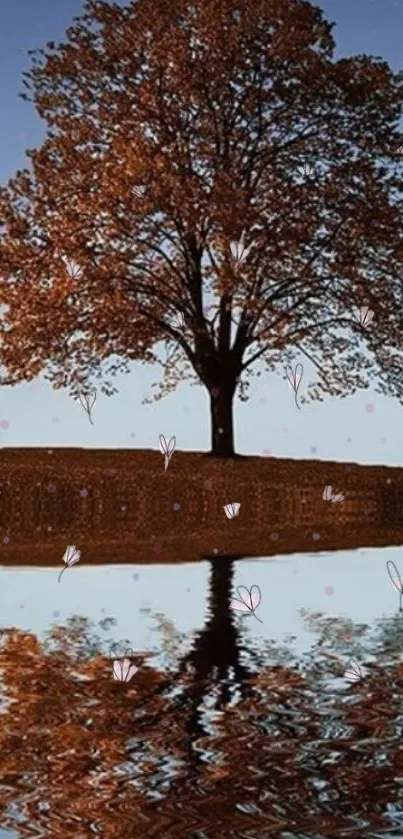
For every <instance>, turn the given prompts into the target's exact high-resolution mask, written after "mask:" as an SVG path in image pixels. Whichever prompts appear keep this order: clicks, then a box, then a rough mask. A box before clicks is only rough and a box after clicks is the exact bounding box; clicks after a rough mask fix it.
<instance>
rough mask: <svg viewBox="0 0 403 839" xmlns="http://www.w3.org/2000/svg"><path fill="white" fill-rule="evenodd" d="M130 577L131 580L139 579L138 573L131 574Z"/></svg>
mask: <svg viewBox="0 0 403 839" xmlns="http://www.w3.org/2000/svg"><path fill="white" fill-rule="evenodd" d="M132 577H133V580H136V581H137V580H139V579H140V574H132Z"/></svg>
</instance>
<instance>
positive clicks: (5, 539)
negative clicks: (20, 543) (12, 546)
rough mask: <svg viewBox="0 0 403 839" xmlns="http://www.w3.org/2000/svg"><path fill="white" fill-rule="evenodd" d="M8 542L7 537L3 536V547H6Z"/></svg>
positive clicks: (8, 538)
mask: <svg viewBox="0 0 403 839" xmlns="http://www.w3.org/2000/svg"><path fill="white" fill-rule="evenodd" d="M9 541H10V537H9V536H3V545H8V543H9Z"/></svg>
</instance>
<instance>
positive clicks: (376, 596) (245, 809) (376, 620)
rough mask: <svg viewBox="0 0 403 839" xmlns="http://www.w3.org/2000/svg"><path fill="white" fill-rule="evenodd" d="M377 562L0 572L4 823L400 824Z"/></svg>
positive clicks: (401, 784)
mask: <svg viewBox="0 0 403 839" xmlns="http://www.w3.org/2000/svg"><path fill="white" fill-rule="evenodd" d="M389 559H391V560H393V561H394V562H395V563H396V565H397V567H398V568H399V569H400V571H401V572H402V573H403V551H402V550H401V549H400V548H390V549H383V550H365V551H356V552H337V553H332V554H325V553H323V554H319V553H317V554H314V555H312V556H309V555H307V554H305V555H301V556H299V555H292V556H289V557H281V558H279V559H276V558H270V559H264V558H262V559H258V560H255V559H254V560H248V559H242V560H238V561H232V560H228V559H221V558H215V559H214V560H212V561H205V562H200V563H198V564H194V563H192V564H189V565H176V566H167V565H149V566H144V565H142V566H137V567H136V566H134V565H130V566H98V567H92V568H86V567H85V566H76V567H74V568H70V569H67V571H66V572H65V574H63V577H62V580H61V583H60V584H58V583H57V575H58V570H59V569H57V570H55V569H32V568H23V567H21V568H15V569H10V568H1V569H0V575H1V576H0V606H1V612H0V614H1V622H2V628H3V637H2V641H1V648H0V668H1V669H0V673H1V705H0V711H1V713H2V719H1V725H0V839H22V837H52V839H53V837H55V838H56V837H67V836H74V839H84V837H96V836H104V837H117V839H137V837H139V839H140V837H148V836H153V837H157V839H159V837H163V839H165V837H167V839H169V837H172V839H173V838H174V837H175V839H181V837H183V839H221V838H222V837H223V838H224V837H228V839H229V837H231V839H232V837H233V839H265V837H278V839H310V838H311V837H323V839H327V837H333V836H334V837H354V839H355V837H357V839H359V837H392V836H393V837H397V836H400V837H401V836H403V745H402V731H403V700H402V686H403V614H400V613H399V609H398V606H399V595H398V593H397V592H396V591H395V590H394V589H393V586H392V584H391V581H390V579H389V576H388V574H387V570H386V562H387V560H389ZM239 585H244V586H247V587H250V586H252V585H257V586H259V588H260V590H261V595H262V600H261V603H260V605H259V607H258V609H257V611H256V616H257V617H259V618H260V620H261V621H262V622H261V623H260V622H259V621H258V620H257V619H256V618H255V617H254V616H253V615H242V614H239V613H236V612H235V611H234V610H233V609H232V608H231V606H230V599H231V597H232V596H236V591H235V589H236V587H237V586H239ZM112 645H115V646H113V649H112ZM129 648H130V650H131V653H130V656H131V662H132V663H134V664H136V666H137V667H138V671H137V672H136V673H135V675H134V676H133V678H132V679H131V681H130V682H129V683H124V682H119V681H116V680H114V679H113V675H112V661H111V658H112V656H115V657H116V656H117V655H121V656H123V654H124V652H125V651H127V650H128V649H129ZM352 658H353V659H355V660H356V661H357V662H358V663H359V664H360V666H361V667H362V673H363V676H364V678H363V680H362V681H359V682H357V683H356V684H350V683H349V682H348V681H347V680H346V678H344V672H345V670H346V668H347V667H348V666H349V665H350V663H351V659H352Z"/></svg>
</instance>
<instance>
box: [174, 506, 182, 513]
mask: <svg viewBox="0 0 403 839" xmlns="http://www.w3.org/2000/svg"><path fill="white" fill-rule="evenodd" d="M180 508H181V505H180V504H174V510H175V511H176V512H177V511H178V510H180Z"/></svg>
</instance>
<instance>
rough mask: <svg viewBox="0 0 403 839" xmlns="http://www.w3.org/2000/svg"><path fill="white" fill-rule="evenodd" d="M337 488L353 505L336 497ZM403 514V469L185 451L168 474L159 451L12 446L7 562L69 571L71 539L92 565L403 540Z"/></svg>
mask: <svg viewBox="0 0 403 839" xmlns="http://www.w3.org/2000/svg"><path fill="white" fill-rule="evenodd" d="M325 484H332V485H333V487H334V488H335V489H336V490H338V491H341V492H343V494H344V495H345V501H344V502H343V503H341V504H328V503H326V502H324V501H323V500H322V493H323V488H324V486H325ZM231 501H238V502H240V503H241V512H240V515H239V517H238V518H237V519H234V520H228V519H227V518H226V517H225V515H224V511H223V505H224V504H227V503H229V502H231ZM402 510H403V469H400V468H390V467H385V466H360V465H358V464H355V463H336V462H331V461H318V460H286V459H277V458H272V457H270V458H263V457H245V458H239V459H236V460H231V461H222V460H216V459H214V458H210V457H207V456H206V455H203V454H198V453H193V452H175V454H174V456H173V458H172V460H171V462H170V465H169V468H168V471H167V472H166V473H164V459H163V457H162V455H161V454H160V453H159V452H156V451H149V450H127V449H116V450H113V449H109V450H108V449H78V448H74V449H73V448H72V449H65V448H55V449H37V448H32V449H31V448H26V449H21V448H19V449H2V450H1V451H0V562H1V563H2V564H14V563H23V564H38V565H42V564H44V565H45V564H46V565H57V564H58V563H59V562H60V556H61V552H63V551H64V549H65V547H66V545H67V544H77V545H78V546H79V547H81V548H82V550H83V563H84V562H90V563H99V562H105V561H108V562H147V561H149V562H174V561H186V560H187V561H193V560H197V559H198V558H199V557H200V556H213V555H217V554H232V555H249V556H270V555H273V554H279V553H293V552H299V551H301V552H302V551H304V552H305V551H306V552H314V551H317V550H337V549H342V548H344V549H346V548H356V547H359V546H363V547H364V546H370V545H372V546H374V547H375V546H384V545H392V544H403V515H402ZM4 540H5V541H4ZM7 540H8V541H7Z"/></svg>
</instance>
